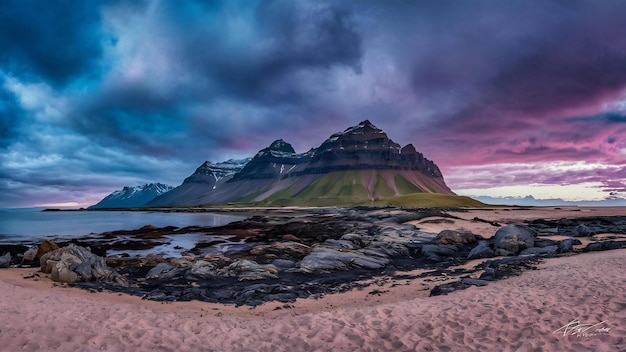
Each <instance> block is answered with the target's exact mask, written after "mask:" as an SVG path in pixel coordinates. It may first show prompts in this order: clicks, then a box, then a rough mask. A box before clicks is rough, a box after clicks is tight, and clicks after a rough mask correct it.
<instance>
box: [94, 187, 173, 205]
mask: <svg viewBox="0 0 626 352" xmlns="http://www.w3.org/2000/svg"><path fill="white" fill-rule="evenodd" d="M172 189H174V187H172V186H168V185H164V184H162V183H149V184H145V185H143V186H137V187H124V188H123V189H120V190H117V191H114V192H113V193H111V194H109V195H108V196H106V197H104V198H103V199H102V200H101V201H100V202H98V204H95V205H92V206H90V207H89V208H90V209H103V208H136V207H143V206H145V205H146V204H148V202H150V201H151V200H153V199H154V198H155V197H157V196H159V195H161V194H163V193H166V192H168V191H171V190H172Z"/></svg>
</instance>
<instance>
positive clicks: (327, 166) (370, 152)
mask: <svg viewBox="0 0 626 352" xmlns="http://www.w3.org/2000/svg"><path fill="white" fill-rule="evenodd" d="M211 165H212V164H206V163H205V164H203V165H202V166H201V167H200V168H198V170H196V173H194V175H192V176H190V177H189V178H187V179H186V180H185V182H184V183H183V184H182V185H181V186H179V187H177V188H176V189H175V190H173V191H171V192H168V193H167V194H165V195H163V196H161V197H158V198H157V199H155V201H153V202H151V203H150V205H154V206H161V205H192V204H196V205H197V204H225V203H232V202H235V203H262V204H267V205H271V204H276V205H288V204H293V205H307V204H310V203H319V201H320V200H321V201H322V203H324V204H326V203H328V204H327V205H332V204H333V202H335V203H337V204H340V203H341V204H346V203H349V204H361V203H364V202H368V201H372V200H375V199H383V198H390V197H395V196H400V195H405V194H412V193H420V192H424V193H440V194H448V195H454V193H453V192H452V191H451V190H450V189H449V188H448V187H447V186H446V184H445V182H444V180H443V176H442V174H441V171H440V170H439V168H438V167H437V165H436V164H435V163H434V162H432V161H431V160H428V159H426V158H425V157H424V156H423V155H422V154H421V153H419V152H417V151H416V150H415V148H414V147H413V145H412V144H409V145H406V146H405V147H401V146H400V145H399V144H397V143H395V142H394V141H393V140H391V139H390V138H389V137H388V136H387V134H386V133H385V132H384V131H382V130H381V129H379V128H377V127H376V126H374V125H373V124H372V123H371V122H370V121H368V120H365V121H363V122H361V123H359V124H358V125H356V126H353V127H350V128H348V129H346V130H345V131H343V132H339V133H335V134H333V135H332V136H330V137H329V138H328V139H327V140H325V141H324V142H323V143H322V144H321V145H320V146H319V147H318V148H315V149H311V150H309V151H308V152H306V153H301V154H298V153H296V152H295V150H294V149H293V147H292V146H291V145H290V144H289V143H287V142H285V141H284V140H282V139H280V140H276V141H274V142H273V143H272V144H271V145H270V146H269V147H267V148H264V149H262V150H260V151H259V152H258V153H257V154H256V155H255V156H254V157H253V158H252V159H251V160H249V162H248V163H247V164H246V165H245V166H244V167H243V168H242V169H241V171H239V172H237V173H234V174H232V176H230V177H224V178H222V179H217V178H216V177H215V172H214V171H212V173H209V172H205V173H202V172H203V171H201V170H204V169H211V167H212V166H211ZM196 174H202V175H201V176H202V177H204V178H200V176H199V175H196ZM207 175H208V176H207ZM205 176H206V177H205ZM211 177H213V179H211ZM196 181H198V182H196Z"/></svg>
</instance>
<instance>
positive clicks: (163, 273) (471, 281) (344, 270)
mask: <svg viewBox="0 0 626 352" xmlns="http://www.w3.org/2000/svg"><path fill="white" fill-rule="evenodd" d="M523 210H524V209H523V208H519V209H509V210H498V211H510V212H515V211H523ZM190 211H195V210H190ZM212 211H215V212H217V211H219V210H216V209H212ZM222 211H226V212H230V211H231V210H222ZM483 211H484V210H483ZM494 211H495V210H494ZM232 212H236V213H238V214H244V213H246V214H247V215H250V217H249V218H247V219H246V220H243V221H238V222H234V223H231V224H228V225H226V226H222V227H186V228H176V227H163V228H156V227H153V226H145V227H143V228H141V229H136V230H130V231H113V232H107V233H102V234H99V235H92V236H87V237H83V238H79V239H74V240H72V241H69V242H60V243H56V245H58V247H61V248H59V249H55V247H54V246H50V247H49V248H43V249H42V248H41V247H42V246H43V245H44V244H41V245H36V246H22V245H16V246H1V247H0V254H3V256H2V257H0V265H2V266H5V267H6V266H10V265H13V266H35V265H36V266H40V268H41V270H42V271H43V272H44V273H50V274H51V277H52V279H53V280H55V281H60V282H68V283H70V284H71V285H74V286H77V287H82V288H85V289H89V290H103V289H105V290H110V291H115V292H124V293H128V294H132V295H137V296H141V297H143V298H145V299H149V300H156V301H189V300H200V301H207V302H214V303H225V304H235V305H247V306H257V305H259V304H262V303H264V302H268V301H280V302H283V303H285V306H286V307H288V305H289V303H291V302H294V301H295V300H296V299H298V298H306V297H321V296H323V295H326V294H331V293H337V292H345V291H349V290H352V289H366V288H368V287H369V288H368V289H370V293H371V294H373V295H374V294H381V293H384V291H381V290H379V289H377V287H378V286H380V285H378V286H377V283H380V281H381V280H391V281H392V282H397V284H401V282H402V281H403V280H413V279H425V280H431V281H433V282H436V281H439V279H440V278H446V280H445V281H446V282H445V283H442V284H440V285H437V286H434V287H433V288H432V290H431V293H430V294H431V295H441V294H447V293H449V292H452V291H454V290H459V289H465V288H468V287H471V286H484V285H487V284H489V282H491V281H494V280H500V279H502V278H505V277H508V276H511V275H516V274H519V273H520V272H522V271H524V270H531V269H533V268H535V267H536V264H537V263H539V261H541V260H542V259H544V258H549V257H556V256H570V255H575V254H578V253H582V252H586V251H599V250H608V249H617V248H626V236H622V235H626V216H581V217H576V218H555V219H529V220H526V221H522V222H519V223H511V222H508V221H507V222H506V223H504V222H501V221H500V222H498V221H492V220H484V219H481V218H479V217H474V218H471V220H470V222H472V223H480V224H482V225H484V226H487V227H483V229H482V230H481V231H474V232H473V231H468V230H464V229H462V228H459V223H460V222H463V221H466V222H467V219H465V220H464V219H461V217H462V216H461V215H462V214H463V213H464V212H465V210H462V209H407V208H392V207H354V208H306V209H303V208H279V209H245V210H244V209H237V210H232ZM433 224H437V225H439V226H440V227H442V228H446V229H444V230H442V231H439V232H437V233H435V232H429V231H427V230H428V227H430V226H431V225H433ZM461 227H462V226H461ZM190 234H193V235H194V236H195V237H194V238H197V239H199V240H197V242H196V243H195V246H194V247H193V248H191V249H189V250H186V251H184V252H183V253H182V255H181V256H178V257H169V258H164V257H163V256H160V255H152V254H149V255H144V256H140V257H133V256H130V255H124V254H123V252H124V251H134V250H143V251H148V252H149V251H150V250H151V249H154V248H157V247H158V246H161V245H163V244H164V243H168V241H171V239H172V238H176V236H189V235H190ZM581 240H582V241H581ZM583 242H584V243H583ZM46 245H49V244H46ZM86 248H88V250H87V249H86ZM44 252H47V253H44ZM110 253H118V254H115V255H109V254H110ZM120 253H122V254H120ZM107 255H108V256H107ZM416 270H419V273H417V274H415V273H412V272H413V271H416Z"/></svg>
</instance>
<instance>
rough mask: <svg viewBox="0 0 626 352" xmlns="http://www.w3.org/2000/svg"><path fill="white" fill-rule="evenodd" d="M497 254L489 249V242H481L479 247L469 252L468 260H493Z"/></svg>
mask: <svg viewBox="0 0 626 352" xmlns="http://www.w3.org/2000/svg"><path fill="white" fill-rule="evenodd" d="M495 256H496V253H495V252H494V251H493V249H491V247H489V241H480V242H478V245H477V246H476V247H474V248H472V250H471V251H470V252H469V254H468V255H467V259H479V258H492V257H495Z"/></svg>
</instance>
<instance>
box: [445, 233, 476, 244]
mask: <svg viewBox="0 0 626 352" xmlns="http://www.w3.org/2000/svg"><path fill="white" fill-rule="evenodd" d="M435 241H436V242H437V243H439V244H471V243H476V242H477V241H478V239H477V238H476V236H475V235H474V234H473V233H471V232H468V231H455V230H443V231H441V232H439V234H438V235H437V237H436V238H435Z"/></svg>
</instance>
